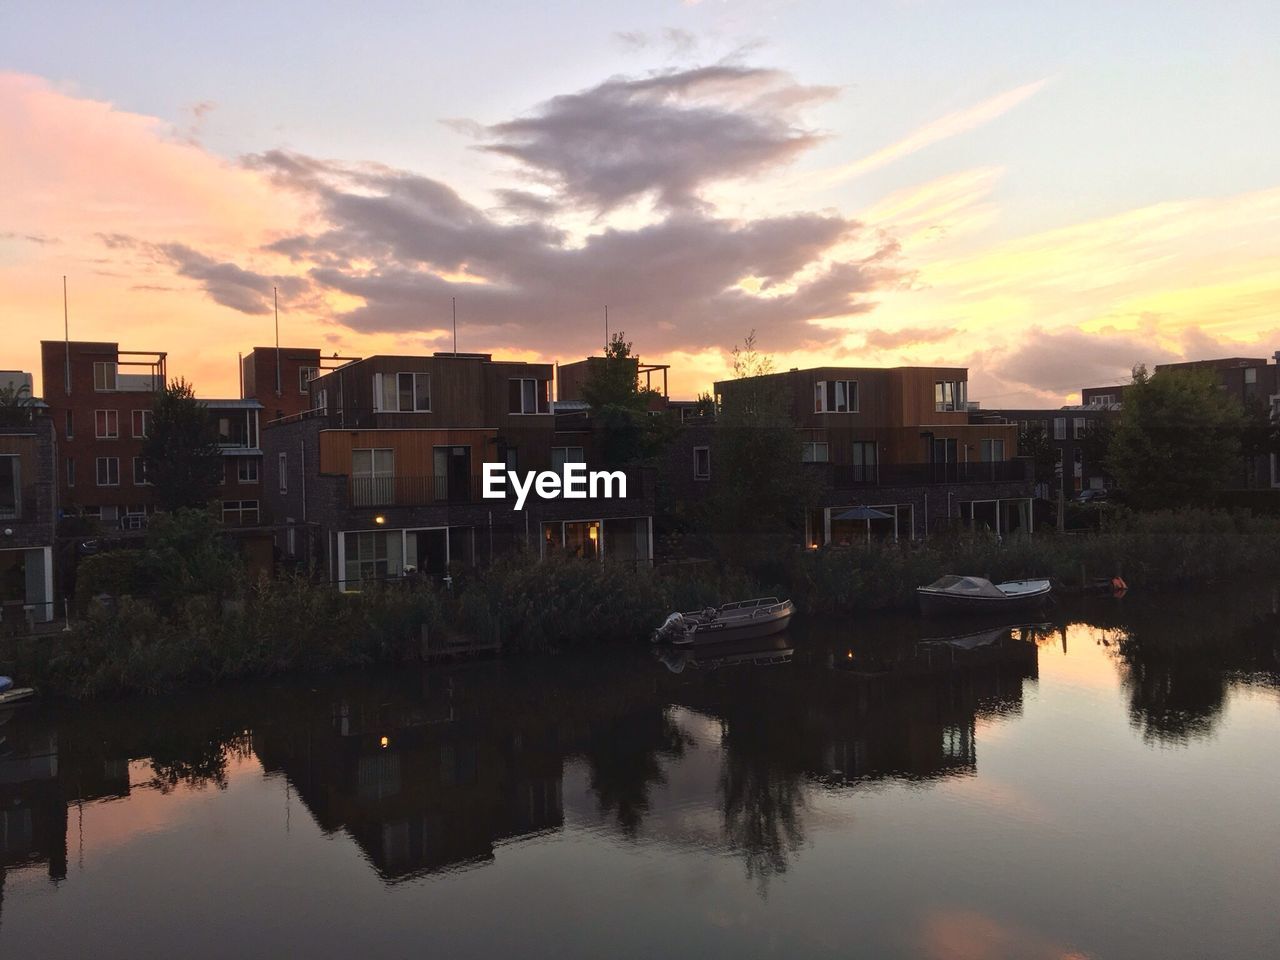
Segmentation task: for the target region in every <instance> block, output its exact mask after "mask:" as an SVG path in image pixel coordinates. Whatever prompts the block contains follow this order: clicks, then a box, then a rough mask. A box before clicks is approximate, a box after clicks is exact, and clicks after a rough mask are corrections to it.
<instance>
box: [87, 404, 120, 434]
mask: <svg viewBox="0 0 1280 960" xmlns="http://www.w3.org/2000/svg"><path fill="white" fill-rule="evenodd" d="M93 424H94V436H96V437H97V438H98V439H99V440H114V439H116V438H117V437H118V436H120V411H118V410H95V411H93Z"/></svg>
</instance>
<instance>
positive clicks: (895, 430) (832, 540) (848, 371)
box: [687, 367, 1032, 547]
mask: <svg viewBox="0 0 1280 960" xmlns="http://www.w3.org/2000/svg"><path fill="white" fill-rule="evenodd" d="M754 379H761V378H752V379H747V380H726V381H720V382H717V383H716V385H715V392H716V397H717V400H718V402H720V403H724V402H726V401H732V400H733V399H734V397H735V392H736V391H741V390H750V389H752V388H753V384H752V380H754ZM767 379H769V380H771V381H773V385H774V386H775V387H777V388H778V389H780V390H781V392H782V394H783V395H784V396H785V397H788V398H789V400H788V402H789V404H790V406H791V414H792V418H793V419H794V421H795V423H796V429H797V430H798V431H799V432H800V435H801V439H802V442H803V454H802V461H803V462H802V463H800V464H797V469H804V470H809V471H812V472H813V474H814V475H815V478H816V479H817V481H818V486H819V487H820V489H821V490H822V493H821V494H820V495H819V498H818V500H817V501H816V502H814V503H810V504H806V505H805V506H806V511H805V515H806V542H807V543H808V544H809V545H810V546H815V547H816V546H822V545H827V544H837V545H849V544H855V543H858V542H863V541H866V540H870V539H874V538H877V537H879V538H885V539H892V540H910V539H917V538H921V537H925V536H927V535H929V534H930V533H932V532H934V531H936V530H938V529H940V528H942V527H945V526H948V525H955V524H965V525H972V526H985V527H988V528H990V529H991V530H993V531H995V532H996V533H997V534H999V535H1001V536H1007V535H1010V534H1014V533H1017V532H1019V531H1030V529H1031V527H1032V517H1031V498H1032V489H1031V479H1030V474H1029V471H1028V465H1027V463H1026V462H1025V461H1024V460H1020V459H1018V458H1017V428H1016V426H1014V425H1013V424H1008V423H971V422H970V417H969V409H970V403H969V399H968V379H969V378H968V371H967V369H965V368H963V367H897V368H891V369H882V368H869V367H816V368H812V369H807V370H791V371H788V372H785V373H775V374H770V375H769V376H768V378H767ZM707 432H708V431H705V430H703V431H695V432H694V434H695V435H696V434H698V433H701V434H702V435H704V436H705V435H706V434H707ZM709 433H710V441H709V442H708V443H705V444H699V445H696V446H694V447H693V448H692V449H690V450H689V451H688V454H689V458H688V465H687V469H688V470H690V472H691V477H692V479H693V481H694V482H696V483H703V484H707V485H710V484H714V483H715V482H717V480H718V479H720V478H717V476H716V472H715V449H716V435H717V433H718V428H712V429H711V430H710V431H709ZM728 479H729V480H730V481H731V478H728Z"/></svg>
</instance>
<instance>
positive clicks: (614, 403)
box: [582, 333, 671, 467]
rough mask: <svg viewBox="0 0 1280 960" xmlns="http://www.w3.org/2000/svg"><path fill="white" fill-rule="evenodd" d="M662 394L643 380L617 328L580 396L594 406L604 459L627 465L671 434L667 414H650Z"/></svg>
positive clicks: (650, 452)
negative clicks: (642, 385) (656, 399)
mask: <svg viewBox="0 0 1280 960" xmlns="http://www.w3.org/2000/svg"><path fill="white" fill-rule="evenodd" d="M661 396H662V395H661V394H660V393H658V392H657V391H656V390H648V389H644V388H642V387H641V386H640V361H639V359H638V358H637V357H636V356H635V355H634V353H633V352H632V344H631V341H629V340H627V339H626V335H625V333H615V334H614V335H613V337H612V338H611V339H610V340H609V346H608V348H607V349H606V350H605V355H604V357H603V358H602V359H601V360H599V362H593V363H592V366H591V370H590V373H589V375H588V377H587V380H586V382H585V383H584V384H583V385H582V398H583V399H584V400H586V401H587V403H588V404H590V406H591V413H592V417H593V419H594V421H595V429H596V431H597V433H598V435H599V438H600V453H601V456H602V458H603V459H604V462H605V465H606V466H610V467H620V466H625V465H627V464H629V463H636V462H639V461H641V460H646V459H648V458H650V457H652V456H653V455H654V454H655V453H657V451H658V450H659V449H661V448H662V446H664V445H665V443H666V442H667V440H669V439H670V437H671V426H670V423H669V418H666V417H654V416H650V409H649V408H650V406H651V405H652V402H653V400H654V399H655V398H658V399H660V398H661Z"/></svg>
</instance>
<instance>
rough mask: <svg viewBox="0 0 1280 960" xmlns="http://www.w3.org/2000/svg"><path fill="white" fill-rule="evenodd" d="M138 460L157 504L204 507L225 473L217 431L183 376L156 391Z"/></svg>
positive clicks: (165, 508) (180, 507) (173, 508)
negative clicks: (152, 488) (149, 422)
mask: <svg viewBox="0 0 1280 960" xmlns="http://www.w3.org/2000/svg"><path fill="white" fill-rule="evenodd" d="M142 459H143V462H144V464H145V468H146V471H147V480H148V482H150V483H151V485H152V486H153V487H154V488H155V495H156V505H157V506H159V507H160V508H161V509H164V510H170V511H172V510H180V509H182V508H183V507H203V506H205V505H206V504H207V503H208V502H209V501H210V500H211V499H212V498H213V495H214V493H215V491H216V490H217V488H218V485H219V483H221V481H222V475H223V473H222V471H223V461H222V454H221V452H220V451H219V449H218V433H217V430H216V429H215V427H214V425H213V422H212V421H211V420H210V419H209V412H208V410H207V409H206V407H205V405H204V404H203V403H201V402H200V401H199V400H197V399H196V397H195V393H194V391H193V390H192V387H191V384H189V383H187V381H186V380H182V379H179V380H175V381H173V382H172V383H170V384H169V385H168V386H166V387H165V388H164V389H163V390H161V391H160V392H159V393H158V394H156V399H155V402H154V403H153V404H152V407H151V424H150V426H149V427H148V430H147V439H146V440H145V441H144V442H143V444H142Z"/></svg>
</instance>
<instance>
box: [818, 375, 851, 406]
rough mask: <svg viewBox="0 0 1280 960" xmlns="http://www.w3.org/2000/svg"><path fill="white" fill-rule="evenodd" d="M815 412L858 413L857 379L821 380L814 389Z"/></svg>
mask: <svg viewBox="0 0 1280 960" xmlns="http://www.w3.org/2000/svg"><path fill="white" fill-rule="evenodd" d="M813 412H814V413H857V412H858V381H857V380H819V381H818V382H817V383H816V384H814V389H813Z"/></svg>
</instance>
